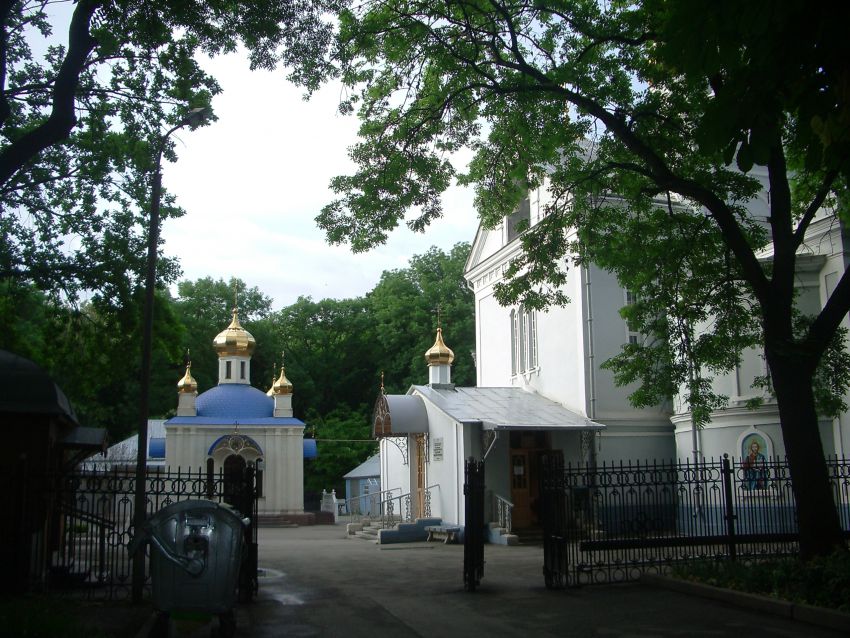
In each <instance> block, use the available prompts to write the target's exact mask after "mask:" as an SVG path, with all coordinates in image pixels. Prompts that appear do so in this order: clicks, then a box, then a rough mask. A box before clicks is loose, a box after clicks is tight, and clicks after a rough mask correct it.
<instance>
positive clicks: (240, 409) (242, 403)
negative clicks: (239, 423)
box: [195, 383, 274, 418]
mask: <svg viewBox="0 0 850 638" xmlns="http://www.w3.org/2000/svg"><path fill="white" fill-rule="evenodd" d="M195 407H196V408H197V411H198V416H199V417H203V416H207V417H209V416H213V417H232V418H240V417H246V418H263V417H271V416H272V415H273V413H274V399H272V398H271V397H270V396H267V395H266V393H265V392H262V391H260V390H258V389H257V388H254V387H252V386H250V385H248V384H247V383H223V384H221V385H217V386H216V387H214V388H210V389H209V390H207V391H206V392H204V393H202V394H199V395H198V398H197V399H196V400H195Z"/></svg>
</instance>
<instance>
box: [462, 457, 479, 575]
mask: <svg viewBox="0 0 850 638" xmlns="http://www.w3.org/2000/svg"><path fill="white" fill-rule="evenodd" d="M464 476H465V479H466V480H465V482H464V484H463V494H464V496H465V497H466V498H465V502H466V503H465V512H466V523H465V526H464V531H463V586H464V587H465V588H466V590H467V591H475V588H476V587H477V586H478V585H479V584H480V583H481V577H482V576H483V575H484V461H476V460H475V459H473V458H471V457H470V458H469V459H468V460H467V461H466V469H465V472H464Z"/></svg>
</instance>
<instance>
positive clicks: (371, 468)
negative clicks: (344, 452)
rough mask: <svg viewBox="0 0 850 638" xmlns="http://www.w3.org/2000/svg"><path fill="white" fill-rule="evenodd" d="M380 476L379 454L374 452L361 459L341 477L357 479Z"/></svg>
mask: <svg viewBox="0 0 850 638" xmlns="http://www.w3.org/2000/svg"><path fill="white" fill-rule="evenodd" d="M373 476H381V455H380V454H375V455H373V456H370V457H369V458H368V459H366V460H365V461H363V462H362V463H361V464H360V465H358V466H357V467H355V468H354V469H353V470H351V471H350V472H349V473H348V474H346V475H345V476H343V477H342V478H347V479H359V478H371V477H373Z"/></svg>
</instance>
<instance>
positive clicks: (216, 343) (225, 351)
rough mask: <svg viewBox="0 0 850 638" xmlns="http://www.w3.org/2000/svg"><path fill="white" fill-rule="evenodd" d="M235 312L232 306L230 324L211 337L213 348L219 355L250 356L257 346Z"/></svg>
mask: <svg viewBox="0 0 850 638" xmlns="http://www.w3.org/2000/svg"><path fill="white" fill-rule="evenodd" d="M236 313H237V309H236V308H234V309H233V319H231V321H230V325H229V326H227V328H225V329H224V330H222V331H221V332H219V333H218V334H217V335H216V337H215V339H213V348H215V351H216V352H217V353H218V356H219V357H228V356H233V355H236V356H243V357H246V356H251V354H252V353H253V352H254V348H255V347H256V346H257V342H256V341H255V340H254V337H253V335H251V333H250V332H248V331H247V330H245V328H243V327H242V326H241V325H240V323H239V316H238V315H237V314H236Z"/></svg>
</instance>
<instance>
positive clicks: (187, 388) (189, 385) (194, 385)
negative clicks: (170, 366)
mask: <svg viewBox="0 0 850 638" xmlns="http://www.w3.org/2000/svg"><path fill="white" fill-rule="evenodd" d="M197 391H198V382H197V381H195V379H194V378H193V377H192V362H191V361H190V362H189V363H187V364H186V374H184V375H183V378H182V379H180V381H178V382H177V392H182V393H189V392H197Z"/></svg>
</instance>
